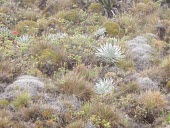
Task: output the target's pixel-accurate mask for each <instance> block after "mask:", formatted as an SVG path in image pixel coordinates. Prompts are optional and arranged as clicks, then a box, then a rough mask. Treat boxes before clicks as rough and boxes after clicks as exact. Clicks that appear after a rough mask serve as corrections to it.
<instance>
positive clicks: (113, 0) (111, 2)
mask: <svg viewBox="0 0 170 128" xmlns="http://www.w3.org/2000/svg"><path fill="white" fill-rule="evenodd" d="M98 1H99V2H100V3H101V4H102V5H103V7H104V8H105V15H107V16H108V17H109V18H111V17H113V15H114V11H113V8H114V7H115V6H116V5H117V0H98Z"/></svg>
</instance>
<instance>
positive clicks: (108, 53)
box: [95, 43, 124, 64]
mask: <svg viewBox="0 0 170 128" xmlns="http://www.w3.org/2000/svg"><path fill="white" fill-rule="evenodd" d="M95 54H96V56H97V57H99V58H100V59H101V60H102V61H105V62H106V63H109V64H115V63H116V62H118V61H119V60H121V59H123V58H124V55H123V53H122V50H121V47H119V46H118V45H112V43H106V44H104V45H100V47H99V48H97V51H96V53H95Z"/></svg>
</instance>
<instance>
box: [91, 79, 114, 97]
mask: <svg viewBox="0 0 170 128" xmlns="http://www.w3.org/2000/svg"><path fill="white" fill-rule="evenodd" d="M113 89H114V83H113V79H111V78H104V79H99V80H98V81H97V82H96V84H95V87H94V91H95V92H96V93H97V94H100V95H102V94H108V93H111V92H112V91H113Z"/></svg>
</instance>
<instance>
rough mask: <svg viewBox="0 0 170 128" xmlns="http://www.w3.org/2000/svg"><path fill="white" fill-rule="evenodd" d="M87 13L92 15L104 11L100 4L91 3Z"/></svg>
mask: <svg viewBox="0 0 170 128" xmlns="http://www.w3.org/2000/svg"><path fill="white" fill-rule="evenodd" d="M88 11H89V12H94V13H103V11H104V9H103V7H102V5H101V4H100V3H91V4H90V6H89V8H88Z"/></svg>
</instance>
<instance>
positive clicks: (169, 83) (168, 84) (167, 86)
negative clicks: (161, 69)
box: [166, 81, 170, 91]
mask: <svg viewBox="0 0 170 128" xmlns="http://www.w3.org/2000/svg"><path fill="white" fill-rule="evenodd" d="M166 88H167V89H168V91H169V90H170V81H168V82H167V84H166Z"/></svg>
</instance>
